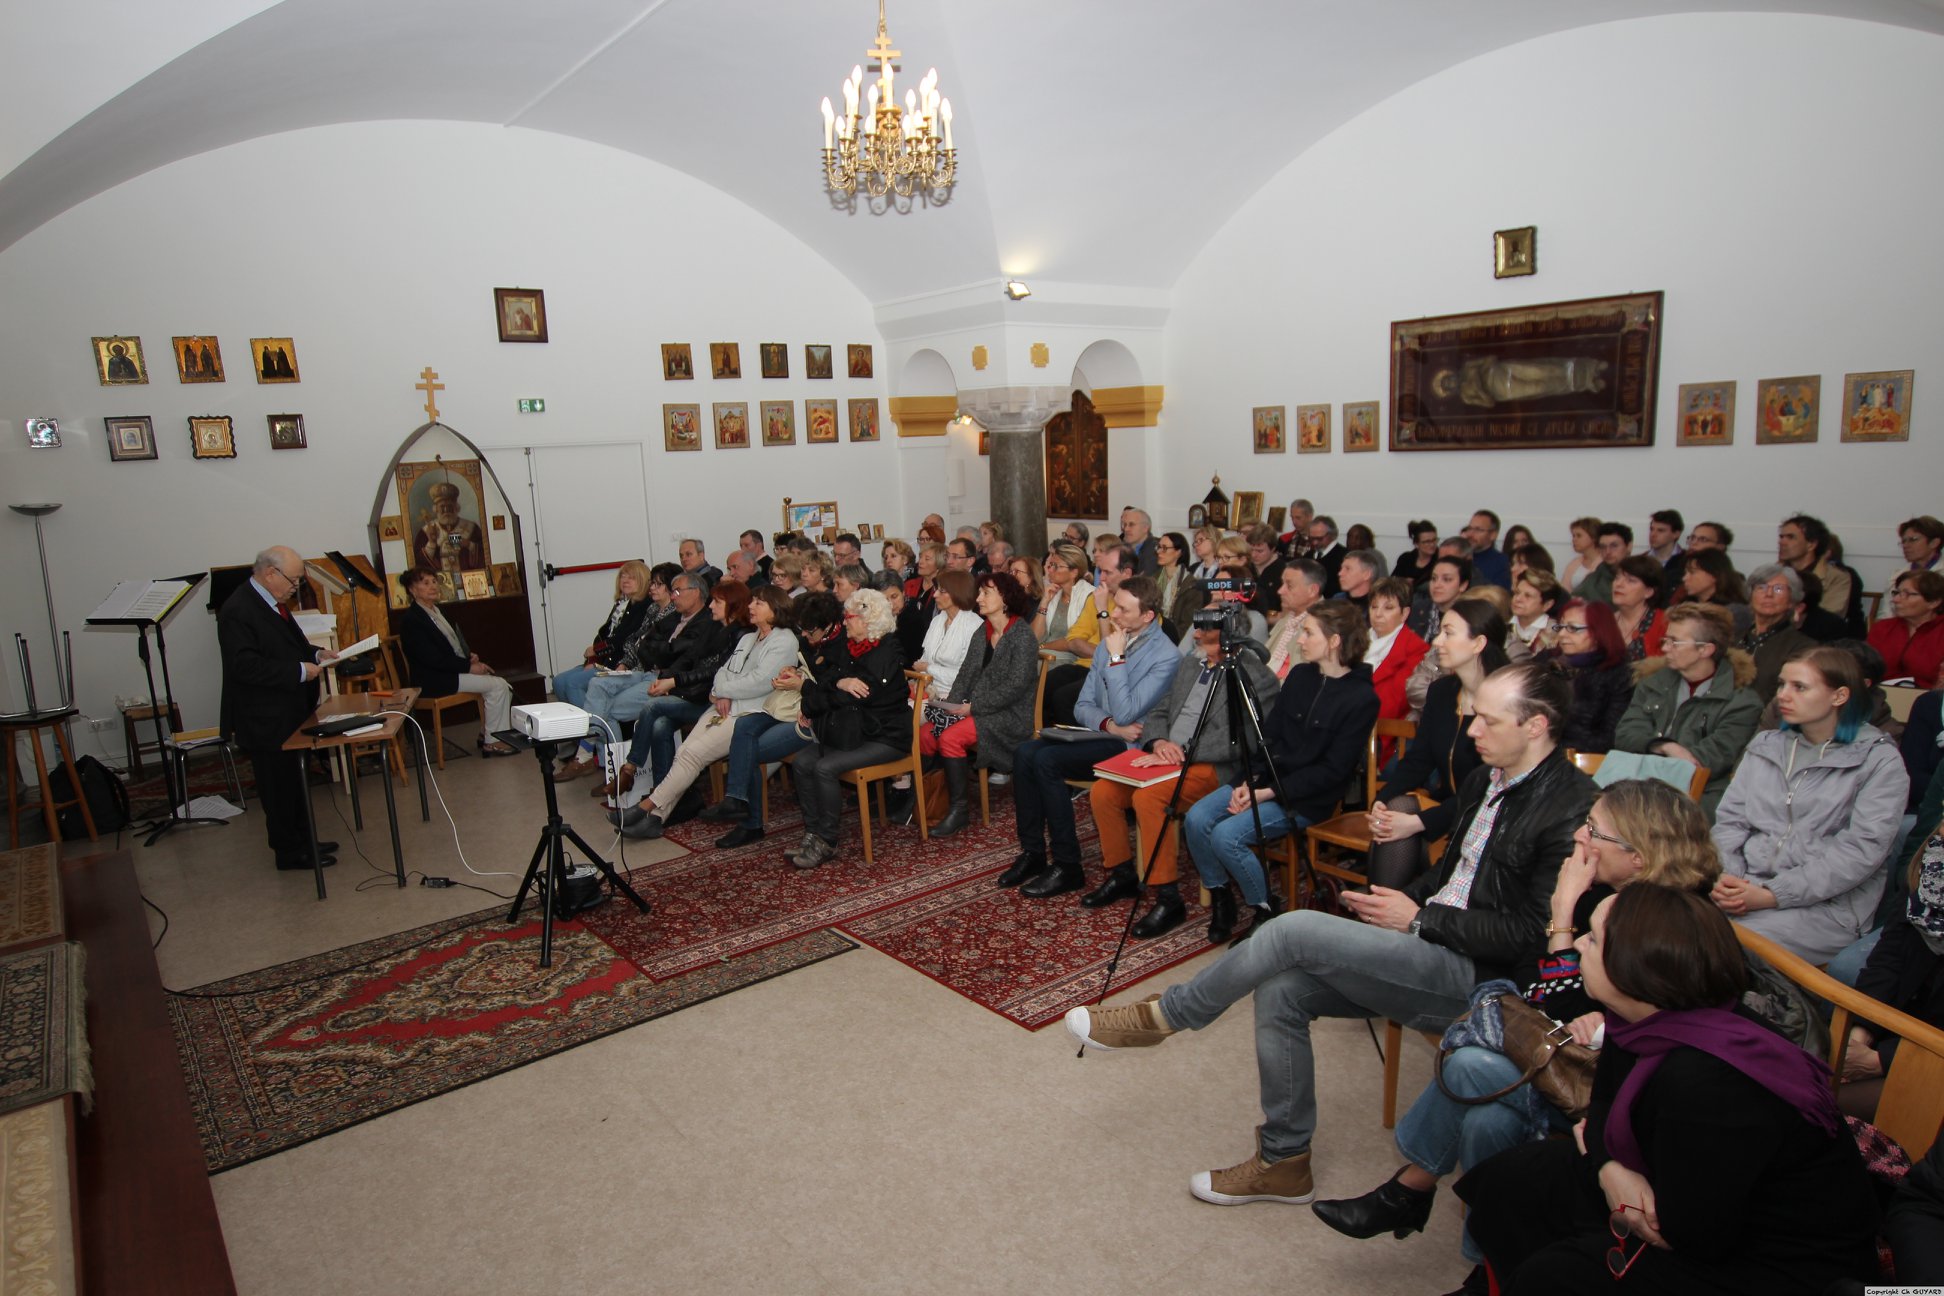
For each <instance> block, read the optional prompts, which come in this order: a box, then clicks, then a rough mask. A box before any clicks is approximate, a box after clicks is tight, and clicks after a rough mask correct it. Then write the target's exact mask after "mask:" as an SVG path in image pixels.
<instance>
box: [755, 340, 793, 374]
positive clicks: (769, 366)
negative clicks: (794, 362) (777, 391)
mask: <svg viewBox="0 0 1944 1296" xmlns="http://www.w3.org/2000/svg"><path fill="white" fill-rule="evenodd" d="M757 350H758V352H759V353H760V354H761V356H762V360H763V377H765V378H788V377H789V376H790V344H789V343H787V342H765V343H763V344H762V345H761V346H759V347H758V348H757Z"/></svg>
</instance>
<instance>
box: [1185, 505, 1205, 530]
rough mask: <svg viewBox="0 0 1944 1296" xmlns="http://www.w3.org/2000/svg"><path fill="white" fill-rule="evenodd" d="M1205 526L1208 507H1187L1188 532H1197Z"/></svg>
mask: <svg viewBox="0 0 1944 1296" xmlns="http://www.w3.org/2000/svg"><path fill="white" fill-rule="evenodd" d="M1207 525H1208V506H1207V505H1206V504H1190V505H1189V506H1188V529H1189V530H1190V531H1199V530H1201V529H1202V528H1203V527H1205V526H1207Z"/></svg>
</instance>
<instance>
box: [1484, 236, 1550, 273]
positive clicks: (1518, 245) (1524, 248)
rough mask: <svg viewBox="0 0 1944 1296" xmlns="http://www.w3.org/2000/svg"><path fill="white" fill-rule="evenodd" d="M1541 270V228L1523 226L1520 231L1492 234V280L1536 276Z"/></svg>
mask: <svg viewBox="0 0 1944 1296" xmlns="http://www.w3.org/2000/svg"><path fill="white" fill-rule="evenodd" d="M1538 269H1539V227H1538V226H1537V225H1521V226H1520V227H1519V228H1518V229H1502V230H1494V231H1493V232H1492V278H1494V279H1513V278H1517V277H1518V276H1519V275H1529V274H1535V273H1537V272H1538Z"/></svg>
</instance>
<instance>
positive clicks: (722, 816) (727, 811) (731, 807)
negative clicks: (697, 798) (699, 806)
mask: <svg viewBox="0 0 1944 1296" xmlns="http://www.w3.org/2000/svg"><path fill="white" fill-rule="evenodd" d="M748 814H749V802H747V801H745V800H743V799H742V798H741V797H737V796H726V797H724V798H722V800H720V801H718V802H716V803H715V804H714V805H712V806H710V807H709V808H708V809H707V810H704V811H703V812H702V813H701V814H699V815H697V816H695V817H696V818H697V819H702V820H705V821H707V822H709V823H734V822H735V821H736V820H738V819H743V818H746V817H747V816H748Z"/></svg>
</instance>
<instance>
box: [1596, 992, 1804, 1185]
mask: <svg viewBox="0 0 1944 1296" xmlns="http://www.w3.org/2000/svg"><path fill="white" fill-rule="evenodd" d="M1606 1037H1607V1042H1608V1043H1610V1044H1617V1045H1619V1046H1620V1047H1621V1048H1623V1049H1625V1050H1627V1052H1629V1053H1632V1054H1633V1055H1634V1056H1635V1057H1637V1058H1638V1059H1639V1061H1638V1062H1636V1063H1634V1068H1633V1070H1632V1071H1631V1072H1629V1073H1628V1075H1627V1078H1626V1079H1625V1080H1624V1081H1622V1082H1621V1085H1620V1092H1619V1094H1618V1095H1616V1096H1615V1097H1614V1100H1613V1106H1612V1108H1611V1109H1610V1110H1609V1111H1608V1112H1607V1118H1606V1129H1605V1139H1606V1149H1607V1152H1608V1154H1609V1155H1611V1156H1612V1157H1613V1159H1614V1160H1615V1161H1618V1162H1619V1163H1620V1164H1621V1165H1623V1166H1626V1167H1627V1168H1628V1169H1629V1170H1632V1171H1634V1172H1635V1173H1637V1174H1643V1175H1644V1174H1646V1173H1647V1162H1646V1159H1645V1158H1644V1157H1642V1156H1641V1154H1640V1142H1639V1140H1637V1139H1636V1138H1635V1137H1634V1131H1633V1105H1634V1100H1635V1099H1636V1098H1638V1097H1639V1096H1640V1091H1641V1089H1642V1088H1643V1087H1644V1086H1645V1085H1646V1083H1647V1079H1648V1077H1649V1076H1651V1075H1653V1074H1654V1071H1655V1070H1656V1069H1657V1068H1658V1067H1659V1066H1660V1063H1661V1059H1662V1058H1663V1057H1665V1056H1666V1055H1667V1054H1668V1053H1670V1052H1672V1051H1673V1050H1675V1049H1677V1048H1693V1049H1699V1050H1701V1051H1702V1052H1703V1053H1706V1054H1709V1055H1710V1056H1712V1057H1718V1058H1720V1059H1721V1060H1722V1061H1723V1062H1726V1063H1727V1064H1728V1065H1729V1066H1731V1067H1733V1068H1735V1070H1737V1071H1739V1072H1741V1073H1742V1074H1743V1075H1745V1076H1747V1077H1748V1078H1749V1079H1750V1080H1753V1081H1754V1082H1755V1083H1756V1084H1759V1085H1761V1086H1762V1087H1763V1088H1764V1089H1767V1090H1768V1091H1769V1092H1770V1093H1772V1094H1774V1095H1775V1096H1776V1097H1778V1098H1780V1099H1781V1100H1782V1101H1783V1102H1786V1103H1788V1104H1789V1106H1791V1107H1793V1108H1795V1109H1796V1111H1797V1112H1798V1113H1799V1114H1800V1115H1801V1116H1802V1118H1803V1119H1804V1120H1806V1121H1808V1122H1809V1123H1810V1124H1812V1125H1816V1126H1819V1127H1821V1129H1822V1130H1823V1132H1824V1133H1826V1134H1830V1135H1834V1134H1835V1133H1836V1131H1837V1130H1838V1129H1839V1128H1841V1122H1840V1121H1839V1120H1838V1119H1837V1115H1836V1095H1835V1092H1834V1091H1833V1090H1832V1089H1831V1088H1830V1073H1829V1067H1828V1065H1827V1064H1825V1063H1824V1062H1823V1060H1822V1059H1821V1058H1819V1057H1816V1056H1815V1055H1813V1054H1810V1053H1806V1052H1804V1051H1803V1050H1802V1049H1799V1048H1797V1047H1796V1046H1795V1045H1794V1044H1791V1043H1790V1042H1789V1041H1788V1040H1786V1039H1783V1038H1782V1037H1781V1036H1780V1035H1777V1034H1776V1033H1775V1032H1774V1031H1772V1030H1769V1029H1768V1028H1767V1027H1765V1026H1762V1025H1760V1024H1758V1023H1756V1022H1753V1021H1750V1020H1749V1019H1748V1018H1746V1017H1743V1016H1740V1015H1739V1014H1737V1013H1733V1012H1730V1011H1729V1010H1728V1009H1727V1008H1693V1009H1689V1010H1688V1011H1686V1012H1657V1013H1655V1014H1654V1015H1653V1016H1651V1017H1646V1018H1643V1019H1641V1020H1640V1021H1637V1022H1626V1021H1622V1020H1621V1019H1620V1018H1618V1017H1616V1016H1614V1015H1613V1014H1612V1013H1610V1012H1609V1013H1608V1014H1607V1015H1606Z"/></svg>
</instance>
